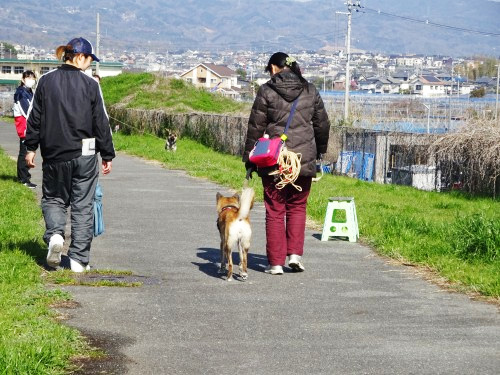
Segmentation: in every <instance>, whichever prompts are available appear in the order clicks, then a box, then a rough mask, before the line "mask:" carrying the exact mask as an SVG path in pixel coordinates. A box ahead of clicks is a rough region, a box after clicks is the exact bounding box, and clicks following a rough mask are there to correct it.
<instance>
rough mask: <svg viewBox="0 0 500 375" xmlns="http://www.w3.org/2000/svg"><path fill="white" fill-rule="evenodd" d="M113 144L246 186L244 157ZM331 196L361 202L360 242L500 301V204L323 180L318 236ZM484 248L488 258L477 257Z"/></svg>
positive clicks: (315, 196) (135, 140) (148, 139)
mask: <svg viewBox="0 0 500 375" xmlns="http://www.w3.org/2000/svg"><path fill="white" fill-rule="evenodd" d="M114 142H115V147H116V149H117V150H122V151H126V152H127V153H130V154H133V155H138V156H141V157H145V158H147V159H152V160H158V161H160V162H162V163H164V164H165V165H166V166H167V167H168V168H173V169H184V170H186V171H188V173H189V174H191V175H193V176H197V177H203V178H207V179H209V180H212V181H214V182H217V183H219V184H221V185H224V186H227V187H230V188H233V189H235V190H238V189H241V186H242V182H243V181H244V177H245V171H244V166H243V163H242V162H241V161H240V158H239V157H236V156H231V155H225V154H221V153H218V152H215V151H213V150H211V149H209V148H207V147H205V146H202V145H200V144H198V143H196V142H194V141H192V140H190V139H187V138H182V139H180V140H179V141H178V149H177V152H175V153H169V152H165V150H164V148H163V147H164V140H162V139H159V138H156V137H154V136H147V135H145V136H137V135H130V136H127V135H122V134H119V133H118V134H116V135H115V137H114ZM254 176H255V175H254ZM251 185H252V186H253V187H254V188H255V190H256V196H257V197H262V187H261V184H260V179H259V178H256V177H254V179H253V181H252V182H251ZM331 196H354V197H355V200H356V209H357V214H358V221H359V226H360V233H361V240H362V241H363V242H364V243H366V244H368V245H370V246H372V247H373V248H375V249H376V251H377V252H379V253H380V254H383V255H387V256H389V257H392V258H395V259H398V260H404V261H405V262H407V263H412V264H416V265H421V266H425V267H429V268H430V269H431V270H434V271H436V272H437V273H438V274H439V275H441V276H442V277H444V278H446V279H447V280H448V281H450V282H451V283H453V285H452V287H454V288H455V289H457V290H461V291H468V292H479V293H481V294H482V295H484V296H490V297H493V298H496V299H498V298H499V297H500V278H499V277H498V275H500V253H499V252H500V250H499V249H500V247H499V246H497V245H498V243H499V241H500V239H499V232H500V231H499V222H500V202H499V201H498V200H496V201H494V200H491V199H487V198H472V197H467V196H464V195H460V194H456V193H451V194H445V193H437V192H425V191H419V190H416V189H414V188H411V187H407V186H399V185H381V184H375V183H369V182H364V181H361V180H357V179H351V178H347V177H340V176H333V175H325V176H324V177H323V178H322V179H321V181H320V182H318V183H314V185H313V188H312V192H311V195H310V198H309V203H308V208H307V212H308V216H309V217H310V219H311V220H313V222H315V223H316V227H317V228H320V227H321V225H322V223H323V220H324V215H325V211H326V203H327V202H328V198H329V197H331ZM495 246H496V247H495ZM479 248H480V249H483V250H481V251H476V250H475V249H479Z"/></svg>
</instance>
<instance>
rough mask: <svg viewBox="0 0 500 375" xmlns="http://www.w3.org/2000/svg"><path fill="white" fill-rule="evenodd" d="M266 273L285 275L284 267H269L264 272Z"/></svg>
mask: <svg viewBox="0 0 500 375" xmlns="http://www.w3.org/2000/svg"><path fill="white" fill-rule="evenodd" d="M264 272H265V273H269V274H271V275H283V267H282V266H267V268H266V269H265V270H264Z"/></svg>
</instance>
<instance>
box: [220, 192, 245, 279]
mask: <svg viewBox="0 0 500 375" xmlns="http://www.w3.org/2000/svg"><path fill="white" fill-rule="evenodd" d="M254 197H255V192H254V190H253V189H252V188H249V187H244V188H243V191H242V192H241V197H240V196H239V195H238V194H235V195H233V196H232V197H224V196H222V194H220V193H217V196H216V200H217V214H218V218H217V228H218V229H219V233H220V252H221V263H220V271H219V272H220V273H226V262H227V264H228V268H227V280H228V281H230V280H232V278H233V258H232V256H231V255H232V251H233V249H235V248H236V246H237V247H238V250H239V253H240V265H239V271H240V277H241V278H242V280H246V279H247V277H248V272H247V254H248V249H249V248H250V239H251V237H252V227H251V226H250V220H249V215H250V210H251V209H252V207H253V200H254Z"/></svg>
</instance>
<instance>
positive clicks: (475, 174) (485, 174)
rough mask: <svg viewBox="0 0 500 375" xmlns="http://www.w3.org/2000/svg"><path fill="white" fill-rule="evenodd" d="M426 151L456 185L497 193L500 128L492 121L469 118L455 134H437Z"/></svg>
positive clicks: (474, 192)
mask: <svg viewBox="0 0 500 375" xmlns="http://www.w3.org/2000/svg"><path fill="white" fill-rule="evenodd" d="M429 152H430V153H431V154H434V155H435V157H436V160H438V162H439V164H440V169H441V171H442V173H443V174H444V175H445V176H448V177H449V178H450V180H452V181H456V182H457V187H460V188H462V189H464V190H465V191H467V192H469V193H473V194H487V195H492V196H493V197H494V198H496V196H497V195H498V192H499V187H500V186H499V183H500V181H499V176H500V127H499V126H498V125H496V124H495V123H494V122H493V121H486V120H474V121H470V122H468V123H467V125H466V126H464V127H463V128H461V129H460V130H459V131H457V132H455V133H448V134H445V135H442V136H439V137H437V138H436V139H435V140H434V141H433V142H432V143H431V145H430V148H429Z"/></svg>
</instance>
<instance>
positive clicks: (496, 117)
mask: <svg viewBox="0 0 500 375" xmlns="http://www.w3.org/2000/svg"><path fill="white" fill-rule="evenodd" d="M499 76H500V64H497V97H496V100H495V121H496V122H497V123H498V83H499V79H500V77H499Z"/></svg>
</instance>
